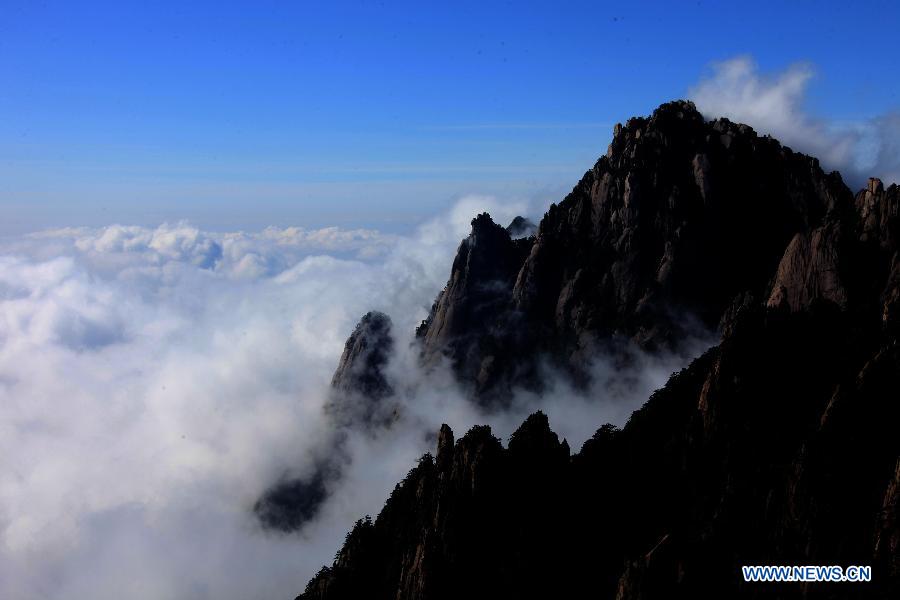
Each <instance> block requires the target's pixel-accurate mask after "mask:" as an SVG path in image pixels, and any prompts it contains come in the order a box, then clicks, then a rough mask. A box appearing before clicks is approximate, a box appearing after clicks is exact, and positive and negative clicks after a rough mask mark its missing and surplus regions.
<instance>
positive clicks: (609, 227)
mask: <svg viewBox="0 0 900 600" xmlns="http://www.w3.org/2000/svg"><path fill="white" fill-rule="evenodd" d="M872 193H873V194H876V195H877V193H881V192H878V191H877V190H876V191H874V192H872ZM867 198H868V197H867ZM873 198H874V196H873ZM858 202H862V203H863V204H865V205H866V206H869V207H870V208H868V209H867V210H868V212H867V215H873V216H867V221H866V222H868V221H872V223H871V225H866V227H867V231H868V230H875V229H878V228H879V227H881V225H880V223H881V221H880V220H879V219H880V218H881V215H882V213H883V212H884V210H886V209H883V208H876V205H877V206H878V207H880V206H881V205H882V204H883V203H879V201H878V200H877V199H863V200H859V201H858ZM852 205H853V197H852V194H851V193H850V191H849V190H848V189H847V188H846V186H844V184H843V182H842V181H841V178H840V176H839V175H838V174H836V173H832V174H826V173H824V172H823V171H822V169H821V168H820V166H819V163H818V161H817V160H816V159H814V158H811V157H808V156H805V155H802V154H798V153H795V152H793V151H791V149H790V148H787V147H785V146H782V145H781V144H779V143H778V142H777V141H776V140H774V139H772V138H770V137H766V136H759V135H757V134H756V132H754V131H753V129H751V128H750V127H748V126H746V125H739V124H735V123H732V122H730V121H728V120H727V119H720V120H716V121H713V122H706V121H705V120H704V119H703V117H702V116H701V115H700V113H699V112H697V110H696V109H695V108H694V106H693V104H691V103H690V102H672V103H669V104H664V105H662V106H660V107H659V108H658V109H657V110H656V111H654V113H653V115H652V116H650V117H649V118H634V119H631V120H629V121H628V123H626V124H625V125H624V126H622V125H618V126H616V129H615V135H614V138H613V140H612V143H611V144H610V146H609V150H608V152H607V154H606V156H603V157H601V158H600V160H599V161H597V163H596V164H595V165H594V167H593V168H592V169H591V170H590V171H588V172H587V173H586V174H585V175H584V177H583V178H582V180H581V181H580V182H579V183H578V185H576V186H575V188H574V189H573V190H572V192H571V193H570V194H569V195H568V196H567V197H566V198H565V199H564V200H563V201H562V202H560V203H559V205H556V204H554V205H551V207H550V210H549V211H548V212H547V213H546V214H545V215H544V218H543V219H542V220H541V222H540V225H539V227H538V231H537V234H536V237H535V239H534V242H533V244H532V245H531V247H530V248H529V249H528V251H527V252H524V253H517V252H515V251H514V250H513V248H512V246H511V245H510V243H509V242H508V241H507V240H506V239H505V236H502V235H501V234H500V233H499V231H500V228H499V227H497V226H494V225H493V224H490V225H491V226H488V223H487V221H486V220H485V219H484V218H483V217H482V218H481V220H480V221H478V222H477V223H476V225H477V227H473V233H472V236H470V238H469V240H468V241H467V242H465V243H464V244H463V245H462V246H460V251H459V254H458V256H457V259H456V261H455V262H454V266H453V270H452V271H451V276H450V281H449V282H448V284H447V288H446V289H445V290H444V292H442V293H441V295H440V296H439V297H438V301H437V302H436V303H435V307H434V310H433V311H432V313H431V315H430V316H429V318H428V320H427V321H426V322H425V323H424V324H423V325H422V327H421V328H420V330H419V335H420V338H421V339H422V341H423V354H424V356H425V357H426V358H428V357H433V356H436V355H440V354H446V355H448V356H450V357H451V358H452V364H453V366H454V368H455V369H456V372H457V374H458V376H459V378H460V380H461V381H462V382H464V383H467V384H469V383H471V384H474V392H475V395H476V396H477V397H481V398H484V397H485V396H486V395H487V396H490V393H488V394H486V392H492V393H493V394H494V395H495V396H500V397H503V396H504V395H507V394H508V390H509V389H510V388H511V387H514V386H524V387H539V384H540V381H539V379H538V378H537V377H535V372H534V367H535V362H536V361H537V360H538V357H540V356H545V357H549V358H550V360H551V361H554V362H556V363H557V364H558V365H560V366H563V367H565V368H566V369H567V370H568V371H569V372H570V373H571V374H572V375H573V376H574V378H575V380H576V382H577V381H578V380H579V379H581V378H583V377H584V376H585V372H586V367H587V365H588V364H589V361H590V358H591V357H592V356H594V355H595V354H596V351H597V349H598V348H601V347H606V348H608V347H609V345H610V342H612V345H613V346H614V349H615V348H616V347H618V348H621V347H623V346H624V344H622V343H621V341H623V340H630V341H632V342H635V343H637V344H638V345H639V346H641V347H643V348H644V349H646V350H651V351H653V350H659V349H667V350H675V351H678V350H679V349H680V348H682V344H683V342H684V341H685V340H686V339H688V338H689V337H690V336H691V335H692V334H697V333H705V332H710V331H714V330H715V328H716V327H717V325H718V324H719V323H720V321H721V320H722V317H723V315H724V314H725V312H726V311H727V310H728V309H729V307H731V306H732V304H733V302H734V301H735V298H736V297H739V296H743V295H745V294H752V295H753V296H755V297H757V298H769V296H770V295H772V293H773V291H772V289H771V280H772V279H771V278H772V275H773V273H775V272H776V269H777V267H778V265H779V262H784V263H785V266H784V269H783V270H782V271H783V273H782V276H781V277H780V279H779V284H778V285H779V286H783V287H784V288H785V290H784V291H783V292H778V293H776V295H775V297H774V298H773V299H772V302H780V301H781V298H782V297H784V298H785V301H786V302H787V304H788V305H791V303H792V302H793V303H794V304H796V303H798V302H801V303H802V302H805V301H807V300H808V299H809V297H810V295H814V296H816V297H818V296H825V297H827V298H828V299H830V300H834V301H837V302H839V303H840V302H842V301H843V295H844V294H845V293H846V290H845V282H844V281H843V280H841V279H840V278H839V277H837V274H836V271H835V265H833V264H832V262H833V261H834V256H833V252H832V250H833V246H834V244H836V243H839V241H840V237H841V234H842V228H841V227H840V226H837V225H835V226H830V227H824V228H822V226H823V224H824V222H825V218H826V216H828V215H831V214H834V213H838V212H842V211H844V212H847V211H848V210H849V209H850V208H852ZM838 220H840V219H838ZM488 232H495V233H493V234H492V235H493V237H491V234H489V233H488ZM485 238H489V239H490V240H492V241H491V242H487V243H484V244H482V245H481V247H480V248H477V249H476V244H475V242H477V241H479V240H481V239H485ZM493 240H496V241H493ZM792 240H794V242H793V244H792ZM791 244H792V245H793V246H794V248H793V249H792V251H791V253H790V255H789V256H787V257H785V249H786V248H787V247H788V246H789V245H791ZM473 256H474V257H476V258H477V265H478V266H477V268H466V265H467V264H468V263H469V262H470V261H471V260H472V258H473ZM807 257H808V259H807ZM510 281H512V282H513V283H512V285H510ZM478 289H491V290H492V292H491V293H490V294H486V295H485V294H474V295H473V294H472V293H470V290H478ZM463 290H465V291H463ZM779 294H781V295H779ZM473 298H474V300H473ZM473 304H474V305H477V306H478V307H480V308H481V309H482V312H481V313H480V315H481V316H480V318H479V317H471V318H460V317H459V315H460V314H461V313H463V314H466V315H470V314H472V312H473V308H472V305H473ZM617 340H618V341H617ZM512 355H515V356H516V357H517V358H516V360H515V361H512V360H509V358H508V357H510V356H512Z"/></svg>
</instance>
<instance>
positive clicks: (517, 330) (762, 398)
mask: <svg viewBox="0 0 900 600" xmlns="http://www.w3.org/2000/svg"><path fill="white" fill-rule="evenodd" d="M898 205H900V188H898V187H897V186H896V185H892V186H890V187H888V188H885V187H884V186H883V184H882V183H881V182H880V181H878V180H876V179H873V180H871V181H870V182H869V184H868V186H867V188H866V189H865V190H862V191H861V192H859V193H858V194H857V195H856V196H855V197H854V196H853V194H852V193H851V192H850V191H849V190H848V189H847V188H846V187H845V186H844V185H843V183H842V182H841V179H840V177H839V176H838V175H837V174H831V175H825V174H823V173H822V171H821V169H820V168H819V166H818V164H817V162H816V160H815V159H813V158H809V157H806V156H803V155H799V154H795V153H793V152H792V151H790V150H789V149H787V148H784V147H783V146H781V145H780V144H778V142H777V141H775V140H772V139H770V138H765V137H759V136H757V135H756V134H755V133H754V132H753V131H752V130H751V129H750V128H748V127H746V126H744V125H736V124H733V123H730V122H728V121H724V120H720V121H714V122H712V123H707V122H704V121H703V119H702V118H701V117H700V115H699V114H698V113H697V112H696V111H695V110H694V109H693V107H692V106H691V105H690V104H688V103H681V102H679V103H671V104H667V105H664V106H662V107H660V109H658V110H657V111H656V112H655V113H654V114H653V116H652V117H650V118H649V119H632V120H631V121H629V122H628V124H627V125H626V126H625V127H617V128H616V134H615V138H614V140H613V143H612V144H611V146H610V151H609V153H608V154H607V156H606V157H604V158H601V160H600V161H599V162H598V163H597V165H596V166H595V168H594V169H593V170H592V171H590V172H589V173H588V174H587V175H585V177H584V179H583V180H582V181H581V182H580V183H579V185H578V186H576V188H575V190H574V191H573V192H572V194H570V195H569V196H568V197H567V198H566V199H565V200H564V201H563V202H562V203H561V204H560V205H559V206H552V207H551V208H550V210H549V211H548V212H547V214H546V215H545V216H544V219H543V220H542V221H541V223H540V225H539V228H538V232H537V235H536V236H535V238H534V239H533V240H532V239H529V238H526V239H524V240H523V241H522V242H521V246H517V245H516V240H513V239H512V238H511V237H510V236H509V233H508V232H507V231H506V230H504V229H502V228H501V227H499V226H497V225H495V224H493V223H492V222H491V221H490V220H489V218H488V217H487V216H485V215H482V216H480V217H478V218H477V219H476V220H475V221H474V222H473V233H472V236H470V238H469V239H467V240H466V241H464V242H463V244H462V245H461V246H460V251H459V253H458V255H457V258H456V261H455V262H454V265H453V268H452V274H451V279H450V282H449V283H448V286H447V288H446V289H445V290H444V292H442V294H441V295H440V296H439V297H438V299H437V302H436V303H435V307H434V309H433V310H432V313H431V316H430V317H429V319H428V320H427V321H426V322H425V323H424V324H423V325H422V327H420V329H419V338H420V340H421V343H422V345H423V354H424V356H425V358H426V361H428V360H436V358H435V357H441V356H447V357H449V358H450V359H451V362H452V364H453V365H454V368H455V369H456V372H457V375H458V376H459V377H460V378H461V380H462V381H464V382H467V383H469V384H470V385H471V386H472V388H473V390H474V391H475V392H476V395H477V396H478V397H479V398H481V399H485V398H502V397H503V392H502V390H504V389H506V390H508V389H509V387H510V386H512V385H539V382H535V381H533V378H534V376H535V371H534V369H533V368H532V367H531V366H529V365H530V363H529V360H531V361H534V360H536V359H537V357H538V356H541V355H546V356H548V357H550V358H551V359H555V360H557V361H558V362H559V364H561V365H565V366H567V367H568V368H569V369H570V371H571V373H572V374H573V376H576V378H577V376H578V374H579V371H581V370H583V366H584V362H585V361H587V360H589V358H590V353H591V352H592V351H593V350H594V349H596V347H597V346H598V344H607V343H616V341H617V340H620V339H623V338H624V339H629V340H631V341H633V342H636V343H638V344H640V345H641V346H643V347H644V348H647V349H649V350H651V351H652V350H653V349H659V348H674V349H677V348H678V347H679V344H681V343H683V340H684V339H685V338H686V337H687V336H688V335H690V334H691V330H692V328H695V327H705V328H719V329H720V330H721V332H722V338H721V341H720V343H719V344H718V345H717V346H715V347H714V348H711V349H710V350H709V351H707V352H706V353H705V354H703V355H702V356H700V357H699V358H696V359H695V360H694V361H693V362H692V363H691V364H690V366H688V367H687V368H685V369H684V370H682V371H681V372H679V373H677V374H674V375H673V376H672V377H671V378H670V380H669V381H668V383H667V384H666V385H665V386H664V387H663V388H662V389H660V390H659V391H657V392H655V393H654V394H653V395H652V396H651V398H650V399H649V400H648V402H647V403H646V404H645V405H644V406H643V407H642V408H641V409H639V410H638V411H636V412H635V413H634V414H633V415H632V416H631V418H630V419H629V421H628V422H627V424H626V425H625V426H624V427H623V428H622V429H621V430H620V429H618V428H616V427H614V426H612V425H604V426H602V427H600V428H599V429H598V430H597V432H596V434H595V435H594V436H593V438H591V439H590V440H588V441H587V442H586V443H585V444H584V446H583V447H582V448H581V450H580V451H579V452H578V453H576V454H574V455H572V454H571V453H570V450H569V447H568V444H567V443H566V442H565V441H562V442H560V441H559V440H558V438H557V436H556V435H555V434H554V433H553V432H552V430H551V429H550V425H549V423H548V422H547V419H546V417H545V416H544V415H542V414H540V413H537V414H535V415H532V416H531V417H530V418H529V419H528V420H527V421H526V422H525V423H524V424H523V425H522V426H521V427H520V428H519V430H518V431H517V432H516V433H515V434H514V435H513V436H512V437H511V438H510V440H509V442H508V444H507V445H506V447H504V446H503V444H502V443H501V442H500V440H498V439H496V438H495V437H494V436H493V435H492V434H491V432H490V430H489V429H488V428H486V427H475V428H473V429H472V430H471V431H469V432H468V433H467V434H466V435H464V436H463V437H462V438H461V439H460V440H458V441H454V438H453V434H452V432H451V431H450V429H449V428H448V427H446V426H444V427H443V428H442V429H441V431H440V434H439V437H438V447H437V452H436V456H435V457H432V456H431V455H426V456H424V457H423V458H422V460H421V461H420V462H419V464H418V465H417V466H416V467H415V468H414V469H413V470H412V471H410V473H409V475H408V476H407V477H406V479H405V480H404V481H403V482H402V483H401V484H399V485H398V486H397V488H396V489H395V491H394V493H393V494H392V495H391V497H390V498H389V499H388V501H387V503H386V505H385V507H384V509H383V510H382V512H381V513H380V514H379V515H378V517H377V518H376V519H375V520H374V521H372V520H364V521H360V522H359V523H358V524H357V526H356V527H355V528H354V530H353V531H352V532H351V533H350V534H349V535H348V539H347V543H346V544H345V546H344V548H343V549H342V550H341V551H340V552H339V554H338V557H337V559H336V561H335V563H334V565H333V566H332V567H328V568H324V569H323V570H322V571H321V572H320V573H319V574H317V575H316V576H315V577H314V578H313V580H312V581H310V582H309V584H308V585H307V587H306V590H305V591H304V593H303V594H302V595H301V596H300V598H302V599H304V600H309V599H317V600H342V599H349V598H358V597H366V598H373V599H378V598H384V599H387V598H391V599H394V598H403V599H409V600H425V599H429V600H431V599H443V598H448V599H449V598H498V597H502V598H551V597H552V598H585V597H591V598H609V599H612V598H617V599H620V600H637V599H642V600H652V599H657V598H659V599H664V598H665V599H667V598H673V597H675V598H678V597H685V598H688V597H690V598H695V597H704V598H705V597H717V598H731V597H745V598H835V599H836V598H895V597H897V596H898V594H900V560H898V547H900V543H898V540H900V522H898V519H897V513H898V498H900V493H898V486H900V482H898V473H900V470H898V465H900V436H898V435H897V424H898V423H900V396H898V394H897V390H898V389H900V341H898V337H897V331H898V326H900V325H898V319H900V312H898V311H900V235H898V234H900V218H898ZM520 253H521V254H520ZM498 390H500V391H498ZM765 564H824V565H833V564H836V565H843V566H847V565H872V567H873V581H872V582H871V583H869V584H815V585H813V584H808V585H805V584H777V585H776V584H760V583H745V582H744V581H743V579H742V577H741V572H740V567H741V565H765Z"/></svg>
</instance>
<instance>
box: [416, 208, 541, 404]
mask: <svg viewBox="0 0 900 600" xmlns="http://www.w3.org/2000/svg"><path fill="white" fill-rule="evenodd" d="M531 245H532V239H531V238H524V239H512V237H511V236H510V234H509V231H507V230H506V229H504V228H503V227H501V226H499V225H497V224H496V223H494V222H493V221H492V220H491V217H490V215H488V214H487V213H484V214H481V215H478V216H477V217H476V218H475V219H473V220H472V233H471V234H470V235H469V237H468V238H466V239H465V240H463V241H462V243H461V244H460V245H459V249H458V250H457V253H456V258H455V259H454V261H453V266H452V268H451V270H450V281H449V282H448V283H447V286H446V287H445V288H444V290H443V291H442V292H441V293H440V294H439V295H438V297H437V300H435V302H434V306H433V307H432V309H431V314H430V315H429V317H428V319H427V320H426V321H425V322H424V323H422V325H421V326H419V328H418V329H417V330H416V336H417V337H418V338H419V339H421V341H422V348H423V357H424V359H425V362H426V364H433V363H435V362H437V361H439V360H440V359H441V358H442V357H447V358H449V360H450V362H451V364H452V366H453V368H454V370H455V372H456V373H457V374H458V375H459V377H460V378H461V379H462V380H464V381H467V382H471V383H472V384H473V385H474V388H475V389H476V390H477V391H478V392H480V393H482V392H487V391H488V390H490V389H491V388H492V387H494V386H495V385H496V383H497V382H496V377H497V374H498V373H506V372H509V371H512V370H513V369H514V366H515V365H514V361H513V356H512V355H511V354H510V353H509V352H506V351H507V350H508V348H504V347H502V346H500V345H499V342H500V341H501V340H502V341H504V342H506V341H507V340H509V339H510V338H514V337H515V333H514V331H515V328H516V325H515V318H514V316H512V315H510V314H509V312H508V307H509V302H510V299H511V297H512V296H511V294H512V289H513V284H514V283H515V278H516V274H517V272H518V270H519V266H520V265H521V264H522V261H523V260H524V258H525V256H526V255H527V254H528V252H529V250H530V248H531Z"/></svg>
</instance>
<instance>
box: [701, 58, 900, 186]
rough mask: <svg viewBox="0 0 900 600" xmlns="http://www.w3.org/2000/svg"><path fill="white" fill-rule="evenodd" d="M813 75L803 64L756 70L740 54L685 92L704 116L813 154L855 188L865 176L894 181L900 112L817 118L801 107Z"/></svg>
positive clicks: (898, 177)
mask: <svg viewBox="0 0 900 600" xmlns="http://www.w3.org/2000/svg"><path fill="white" fill-rule="evenodd" d="M814 76H815V71H814V69H813V68H812V66H811V65H809V64H805V63H798V64H795V65H792V66H790V67H788V68H786V69H785V70H784V71H782V72H779V73H774V74H766V73H762V72H760V70H759V67H758V65H757V64H756V63H755V62H754V61H753V59H752V58H750V57H748V56H740V57H737V58H733V59H731V60H726V61H723V62H720V63H716V64H714V65H713V66H712V73H711V74H710V76H708V77H706V78H704V79H703V80H701V81H700V82H699V83H698V84H697V85H696V86H694V87H693V88H691V90H690V92H689V96H690V98H691V99H692V100H693V101H694V102H695V103H696V104H697V108H698V109H699V110H700V111H701V112H702V113H703V114H704V115H705V116H706V117H707V118H715V117H727V118H729V119H731V120H732V121H737V122H742V123H747V124H749V125H751V126H753V127H754V128H755V129H756V130H757V131H759V132H760V133H766V134H769V135H772V136H773V137H775V138H778V139H779V140H780V141H781V142H782V143H783V144H785V145H787V146H790V147H791V148H793V149H794V150H797V151H800V152H804V153H806V154H811V155H813V156H816V157H818V158H819V159H820V160H821V161H822V164H823V167H824V168H826V169H836V170H839V171H840V172H841V174H842V175H843V176H844V178H845V179H846V180H847V182H848V184H849V185H850V186H851V187H858V186H861V185H862V184H863V183H864V182H865V179H866V178H867V177H880V178H882V179H883V180H884V181H885V182H886V183H889V182H896V181H900V152H898V150H900V148H898V144H900V111H894V112H891V113H887V114H885V115H878V116H875V117H873V118H870V119H865V120H860V121H857V122H834V121H830V120H828V119H825V118H822V117H817V116H815V115H813V114H812V113H810V112H809V111H808V109H807V105H806V95H807V92H808V87H809V84H810V82H811V81H812V80H813V78H814Z"/></svg>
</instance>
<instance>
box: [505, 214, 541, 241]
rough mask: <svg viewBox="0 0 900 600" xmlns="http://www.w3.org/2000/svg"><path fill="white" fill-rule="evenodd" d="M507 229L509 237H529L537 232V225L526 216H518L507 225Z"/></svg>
mask: <svg viewBox="0 0 900 600" xmlns="http://www.w3.org/2000/svg"><path fill="white" fill-rule="evenodd" d="M506 231H507V232H508V233H509V237H511V238H512V239H514V240H516V239H519V238H527V237H531V236H533V235H534V234H536V233H537V225H535V224H534V223H532V222H531V221H530V220H529V219H526V218H525V217H516V218H515V219H513V220H512V222H510V224H509V225H507V226H506Z"/></svg>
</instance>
